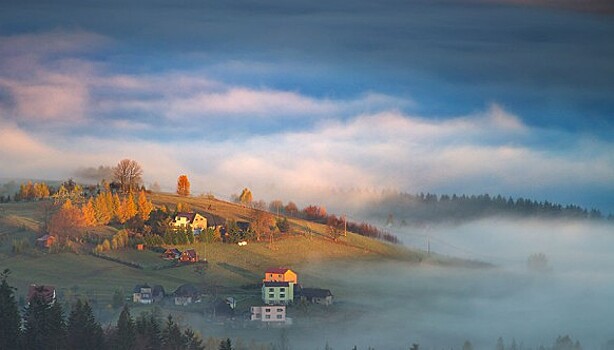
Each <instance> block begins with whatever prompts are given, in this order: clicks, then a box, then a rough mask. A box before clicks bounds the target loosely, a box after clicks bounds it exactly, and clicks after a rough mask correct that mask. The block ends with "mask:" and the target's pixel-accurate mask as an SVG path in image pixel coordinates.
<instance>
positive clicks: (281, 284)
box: [264, 282, 290, 287]
mask: <svg viewBox="0 0 614 350" xmlns="http://www.w3.org/2000/svg"><path fill="white" fill-rule="evenodd" d="M264 286H265V287H290V282H264Z"/></svg>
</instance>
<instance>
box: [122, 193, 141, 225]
mask: <svg viewBox="0 0 614 350" xmlns="http://www.w3.org/2000/svg"><path fill="white" fill-rule="evenodd" d="M137 212H138V210H137V207H136V204H134V198H133V197H132V195H131V194H130V195H127V196H126V197H124V199H123V200H122V204H121V206H120V210H119V222H120V223H122V224H123V223H125V222H126V221H128V220H130V219H132V218H133V217H134V216H135V215H136V214H137Z"/></svg>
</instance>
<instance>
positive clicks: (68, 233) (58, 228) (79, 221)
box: [47, 199, 83, 240]
mask: <svg viewBox="0 0 614 350" xmlns="http://www.w3.org/2000/svg"><path fill="white" fill-rule="evenodd" d="M82 226H83V215H82V214H81V210H80V209H79V208H77V207H75V206H73V205H72V202H71V201H70V199H69V200H67V201H66V202H65V203H64V204H63V205H62V208H60V210H59V211H58V212H57V213H55V214H54V215H53V216H52V217H51V220H50V222H49V226H48V228H47V230H48V231H49V234H50V235H52V236H57V237H58V238H62V239H64V240H65V239H67V238H71V237H77V236H78V234H79V228H80V227H82Z"/></svg>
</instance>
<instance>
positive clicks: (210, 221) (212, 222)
mask: <svg viewBox="0 0 614 350" xmlns="http://www.w3.org/2000/svg"><path fill="white" fill-rule="evenodd" d="M202 216H204V217H205V218H206V219H207V226H209V227H211V226H220V225H224V224H226V219H224V218H223V217H221V216H218V215H215V214H211V213H203V214H202Z"/></svg>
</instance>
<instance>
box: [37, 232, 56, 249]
mask: <svg viewBox="0 0 614 350" xmlns="http://www.w3.org/2000/svg"><path fill="white" fill-rule="evenodd" d="M55 241H56V237H55V236H51V235H44V236H42V237H40V238H37V239H36V246H37V247H39V248H41V249H49V248H51V246H52V245H53V244H54V243H55Z"/></svg>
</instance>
